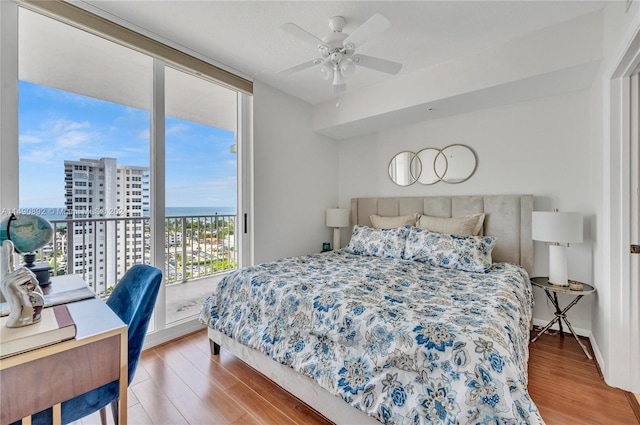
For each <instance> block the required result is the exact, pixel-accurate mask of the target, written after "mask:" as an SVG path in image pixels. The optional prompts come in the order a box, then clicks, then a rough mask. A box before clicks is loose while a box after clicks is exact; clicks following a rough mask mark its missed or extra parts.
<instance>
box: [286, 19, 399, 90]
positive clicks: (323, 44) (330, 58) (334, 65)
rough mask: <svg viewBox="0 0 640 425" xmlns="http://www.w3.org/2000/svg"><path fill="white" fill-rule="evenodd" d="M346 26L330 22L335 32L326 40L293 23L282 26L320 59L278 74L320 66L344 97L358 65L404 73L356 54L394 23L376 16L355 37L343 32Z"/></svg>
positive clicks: (338, 21) (396, 65)
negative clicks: (311, 45)
mask: <svg viewBox="0 0 640 425" xmlns="http://www.w3.org/2000/svg"><path fill="white" fill-rule="evenodd" d="M345 23H346V21H345V19H344V18H343V17H341V16H334V17H333V18H331V19H329V28H330V29H331V32H330V33H329V34H327V35H326V36H324V37H322V38H318V37H316V36H315V35H313V34H311V33H310V32H308V31H306V30H304V29H302V28H300V27H299V26H297V25H296V24H294V23H291V22H287V23H286V24H284V25H282V26H281V28H282V29H283V30H284V31H286V32H288V33H289V34H291V35H294V36H296V37H298V38H299V39H301V40H303V41H305V42H307V43H311V44H313V45H315V46H317V48H318V51H319V53H320V57H319V58H316V59H313V60H310V61H307V62H303V63H301V64H299V65H296V66H292V67H291V68H287V69H284V70H282V71H279V72H278V74H283V75H290V74H293V73H295V72H299V71H302V70H304V69H307V68H311V67H313V66H316V65H319V66H320V74H321V76H322V78H323V79H325V80H331V82H332V85H333V91H334V92H335V93H340V92H342V91H344V90H346V88H347V84H346V80H345V78H344V76H345V75H348V74H351V73H353V72H354V71H355V68H356V65H357V66H363V67H365V68H370V69H375V70H377V71H381V72H385V73H387V74H392V75H395V74H397V73H398V72H400V69H402V64H400V63H397V62H392V61H389V60H386V59H381V58H377V57H373V56H367V55H363V54H360V53H356V50H357V49H358V48H359V47H360V46H362V45H363V44H364V43H366V42H367V41H368V40H369V39H371V38H373V37H375V36H377V35H379V34H381V33H382V32H384V31H386V30H387V29H388V28H389V27H390V26H391V22H389V20H388V19H387V18H385V17H384V16H383V15H381V14H379V13H376V14H375V15H373V16H372V17H371V18H369V19H368V20H367V21H366V22H364V23H363V24H362V25H360V26H359V27H358V28H357V29H356V30H355V31H353V32H352V33H351V34H347V33H344V32H342V29H343V28H344V25H345Z"/></svg>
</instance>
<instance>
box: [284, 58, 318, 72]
mask: <svg viewBox="0 0 640 425" xmlns="http://www.w3.org/2000/svg"><path fill="white" fill-rule="evenodd" d="M321 63H322V59H320V58H316V59H313V60H310V61H308V62H303V63H301V64H299V65H296V66H292V67H291V68H287V69H283V70H282V71H278V74H282V75H291V74H294V73H296V72H298V71H302V70H305V69H307V68H311V67H312V66H314V65H320V64H321Z"/></svg>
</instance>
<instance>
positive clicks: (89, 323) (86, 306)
mask: <svg viewBox="0 0 640 425" xmlns="http://www.w3.org/2000/svg"><path fill="white" fill-rule="evenodd" d="M83 286H87V284H86V283H85V281H84V280H83V279H82V276H81V275H77V274H70V275H63V276H55V277H52V278H51V285H49V286H48V287H47V288H46V291H45V294H50V293H58V292H64V291H70V290H72V289H77V288H81V287H83ZM66 306H67V308H68V309H69V313H71V317H73V321H74V322H75V324H76V328H77V332H76V339H78V340H80V339H84V338H88V337H91V336H95V335H97V334H101V333H105V332H109V331H111V330H115V329H119V328H122V327H124V326H125V324H124V323H123V322H122V320H120V318H119V317H118V316H117V315H116V314H115V313H114V312H113V310H111V309H110V308H109V306H107V305H106V304H105V302H104V301H102V300H101V299H100V298H98V297H96V298H91V299H88V300H82V301H76V302H72V303H69V304H66Z"/></svg>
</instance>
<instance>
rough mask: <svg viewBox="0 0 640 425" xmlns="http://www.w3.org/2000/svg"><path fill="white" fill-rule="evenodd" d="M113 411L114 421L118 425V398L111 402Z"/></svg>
mask: <svg viewBox="0 0 640 425" xmlns="http://www.w3.org/2000/svg"><path fill="white" fill-rule="evenodd" d="M111 413H112V414H113V423H115V424H116V425H118V400H116V401H112V402H111Z"/></svg>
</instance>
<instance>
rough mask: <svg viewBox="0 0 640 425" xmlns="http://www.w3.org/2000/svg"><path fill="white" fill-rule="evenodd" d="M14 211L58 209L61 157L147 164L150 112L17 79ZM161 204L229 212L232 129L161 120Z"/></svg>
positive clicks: (233, 189) (61, 190)
mask: <svg viewBox="0 0 640 425" xmlns="http://www.w3.org/2000/svg"><path fill="white" fill-rule="evenodd" d="M19 90H20V104H19V133H20V134H19V139H20V152H19V155H20V157H19V161H20V163H19V166H20V207H21V208H27V207H63V206H64V200H65V199H64V160H65V159H67V160H75V161H77V160H79V159H80V158H91V159H99V158H102V157H109V158H117V159H118V164H121V165H140V166H145V167H148V166H149V149H150V147H149V113H148V112H147V111H143V110H139V109H135V108H130V107H127V106H123V105H118V104H114V103H110V102H105V101H102V100H98V99H93V98H90V97H86V96H81V95H77V94H73V93H69V92H65V91H61V90H57V89H53V88H49V87H45V86H40V85H37V84H31V83H28V82H24V81H20V85H19ZM165 125H166V128H165V132H166V146H165V149H166V172H165V173H166V205H167V206H168V207H214V206H216V207H234V206H235V205H236V185H237V179H236V155H235V154H232V153H230V152H229V147H230V146H231V145H232V144H233V143H234V134H233V132H230V131H226V130H221V129H217V128H213V127H207V126H205V125H201V124H197V123H193V122H189V121H184V120H180V119H177V118H172V117H167V119H166V123H165Z"/></svg>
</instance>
